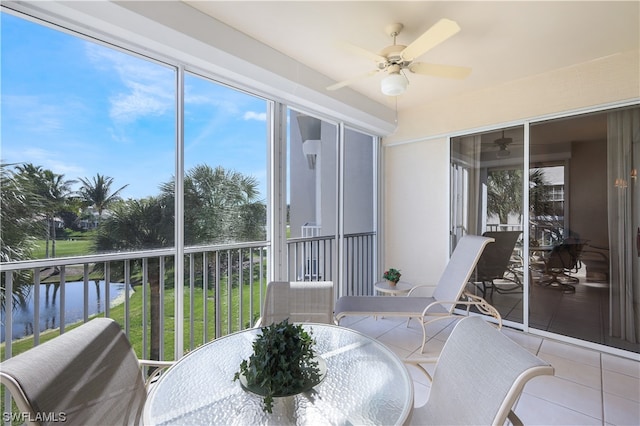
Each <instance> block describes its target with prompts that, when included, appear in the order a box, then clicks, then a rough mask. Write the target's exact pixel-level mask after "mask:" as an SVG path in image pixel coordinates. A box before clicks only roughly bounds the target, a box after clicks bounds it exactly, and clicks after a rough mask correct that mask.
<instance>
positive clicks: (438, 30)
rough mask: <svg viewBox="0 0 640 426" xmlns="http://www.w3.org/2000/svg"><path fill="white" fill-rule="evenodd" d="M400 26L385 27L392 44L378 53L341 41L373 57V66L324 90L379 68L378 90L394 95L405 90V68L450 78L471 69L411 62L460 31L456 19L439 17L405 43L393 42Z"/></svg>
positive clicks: (463, 74) (352, 81)
mask: <svg viewBox="0 0 640 426" xmlns="http://www.w3.org/2000/svg"><path fill="white" fill-rule="evenodd" d="M402 29H403V25H402V24H399V23H398V24H391V25H388V26H387V27H386V28H385V30H386V32H387V34H388V35H389V36H390V37H391V38H392V39H393V44H392V45H390V46H387V47H385V48H384V49H382V50H381V51H380V53H378V54H376V53H371V52H369V51H367V50H365V49H362V48H360V47H358V46H352V45H349V44H348V43H345V44H344V47H345V48H347V49H348V50H350V51H351V52H352V53H356V54H359V55H361V56H365V57H367V58H369V59H371V60H373V61H374V62H375V63H376V69H375V70H373V71H371V72H369V73H367V74H364V75H362V76H359V77H356V78H352V79H349V80H345V81H342V82H339V83H336V84H332V85H331V86H328V87H327V90H337V89H340V88H341V87H345V86H348V85H350V84H352V83H355V82H356V81H358V80H360V79H362V78H365V77H369V76H371V75H373V74H375V73H377V72H380V71H381V72H384V73H386V74H387V75H386V76H385V77H384V78H383V79H382V81H381V83H380V90H381V91H382V93H383V94H385V95H387V96H398V95H401V94H402V93H404V92H405V90H406V89H407V85H408V83H409V81H408V79H407V77H406V75H405V74H404V73H403V70H409V71H411V72H412V73H413V74H422V75H429V76H432V77H444V78H454V79H463V78H465V77H467V76H468V75H469V73H470V72H471V69H470V68H467V67H458V66H453V65H438V64H426V63H420V62H413V61H414V59H416V58H418V57H419V56H421V55H423V54H424V53H426V52H427V51H429V50H431V49H432V48H434V47H435V46H437V45H439V44H440V43H442V42H443V41H445V40H447V39H448V38H449V37H451V36H453V35H454V34H456V33H457V32H458V31H460V27H459V26H458V24H457V23H456V22H454V21H451V20H449V19H441V20H439V21H438V22H436V23H435V24H434V25H433V26H431V28H429V29H428V30H427V31H425V32H424V33H423V34H422V35H421V36H420V37H418V38H417V39H415V40H414V41H413V42H412V43H410V44H409V45H408V46H405V45H402V44H397V43H396V38H397V36H398V35H399V34H400V32H401V31H402Z"/></svg>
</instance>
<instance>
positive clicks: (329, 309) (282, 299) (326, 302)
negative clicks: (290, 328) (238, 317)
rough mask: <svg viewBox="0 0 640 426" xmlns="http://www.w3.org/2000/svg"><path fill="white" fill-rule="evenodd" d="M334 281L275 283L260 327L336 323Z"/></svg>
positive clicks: (268, 290) (268, 292)
mask: <svg viewBox="0 0 640 426" xmlns="http://www.w3.org/2000/svg"><path fill="white" fill-rule="evenodd" d="M333 302H334V300H333V282H332V281H293V282H289V281H271V282H270V283H268V284H267V294H266V296H265V299H264V305H263V308H262V317H260V319H258V321H257V322H256V325H255V326H256V327H264V326H266V325H269V324H273V323H278V322H281V321H283V320H285V319H287V318H288V319H289V322H315V323H323V324H333Z"/></svg>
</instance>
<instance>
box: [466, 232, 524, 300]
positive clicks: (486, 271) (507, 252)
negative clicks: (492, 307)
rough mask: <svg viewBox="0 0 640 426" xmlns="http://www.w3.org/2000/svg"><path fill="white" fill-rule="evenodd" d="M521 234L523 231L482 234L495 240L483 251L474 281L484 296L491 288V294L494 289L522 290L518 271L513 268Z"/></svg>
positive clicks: (500, 291) (504, 291)
mask: <svg viewBox="0 0 640 426" xmlns="http://www.w3.org/2000/svg"><path fill="white" fill-rule="evenodd" d="M520 234H522V232H521V231H501V232H485V233H484V234H482V235H483V236H485V237H489V238H493V239H494V240H495V242H494V243H493V244H489V246H487V247H486V248H485V249H484V251H483V252H482V256H480V259H479V260H478V266H477V268H476V272H475V276H474V281H475V282H476V283H478V284H479V286H478V288H479V289H480V291H482V297H487V290H491V294H493V291H494V290H495V291H496V292H497V293H511V292H515V291H522V281H520V278H519V277H518V275H517V273H516V272H515V271H514V270H513V269H511V258H512V256H513V250H514V248H515V246H516V242H518V238H520ZM505 281H506V283H505ZM480 286H482V287H480Z"/></svg>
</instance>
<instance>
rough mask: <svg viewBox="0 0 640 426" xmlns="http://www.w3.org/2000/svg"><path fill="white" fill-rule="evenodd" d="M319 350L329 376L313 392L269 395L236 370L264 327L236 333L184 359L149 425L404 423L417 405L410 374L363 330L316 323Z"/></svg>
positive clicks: (165, 384) (154, 402) (158, 396)
mask: <svg viewBox="0 0 640 426" xmlns="http://www.w3.org/2000/svg"><path fill="white" fill-rule="evenodd" d="M305 329H307V330H311V332H312V337H313V338H314V339H315V340H316V344H315V346H314V350H315V352H316V354H317V355H319V356H321V357H322V358H323V359H324V360H325V361H326V364H327V375H326V377H325V379H324V380H323V381H322V382H321V383H320V384H319V385H317V386H316V387H315V388H313V389H312V390H311V391H308V392H305V393H302V394H298V395H295V396H291V397H283V398H274V406H273V413H272V414H269V413H265V412H264V411H263V410H262V397H261V396H259V395H256V394H253V393H251V392H248V391H246V390H244V389H243V388H242V386H241V385H240V382H239V381H233V376H234V373H235V372H236V371H238V370H239V366H240V362H241V361H242V360H243V359H248V358H249V356H250V355H251V353H252V342H253V340H254V339H255V337H256V335H257V334H258V333H259V329H252V330H245V331H243V332H239V333H235V334H231V335H228V336H225V337H222V338H219V339H217V340H214V341H213V342H211V343H209V344H207V345H204V346H202V347H201V348H198V349H196V350H194V351H193V352H191V353H190V354H188V355H186V356H185V357H183V358H182V359H181V360H180V361H179V362H177V363H176V364H175V365H174V366H173V367H171V368H170V369H169V370H168V371H167V372H166V373H165V374H164V375H163V376H162V377H161V379H160V380H159V381H158V383H157V384H156V385H155V387H154V389H153V390H152V391H151V393H150V394H149V399H148V400H147V404H146V406H145V424H163V425H164V424H166V425H169V424H199V425H203V424H225V425H232V424H238V425H246V424H273V425H276V424H277V425H281V424H312V425H322V424H334V425H338V424H358V425H362V424H385V425H391V424H401V423H403V422H404V421H405V420H406V418H407V417H408V415H409V413H410V412H411V409H412V407H413V388H412V382H411V378H410V376H409V374H408V372H407V370H406V368H405V367H404V365H403V364H402V362H401V361H400V359H399V358H398V357H397V356H396V355H395V354H393V353H392V352H391V351H390V350H389V349H388V348H387V347H385V346H384V345H382V344H381V343H379V342H378V341H376V340H374V339H372V338H369V337H367V336H365V335H363V334H361V333H359V332H356V331H353V330H350V329H347V328H344V327H338V326H333V325H324V324H310V325H305Z"/></svg>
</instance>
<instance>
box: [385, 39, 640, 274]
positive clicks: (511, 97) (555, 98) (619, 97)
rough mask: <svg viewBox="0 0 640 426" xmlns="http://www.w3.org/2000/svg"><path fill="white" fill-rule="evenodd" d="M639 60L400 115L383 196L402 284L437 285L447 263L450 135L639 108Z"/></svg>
mask: <svg viewBox="0 0 640 426" xmlns="http://www.w3.org/2000/svg"><path fill="white" fill-rule="evenodd" d="M639 53H640V52H638V51H633V52H626V53H621V54H618V55H613V56H609V57H606V58H602V59H600V60H597V61H591V62H588V63H584V64H579V65H576V66H573V67H569V68H565V69H560V70H556V71H553V72H549V73H546V74H542V75H538V76H535V77H532V78H528V79H523V80H519V81H515V82H510V83H506V84H503V85H500V86H497V87H493V88H487V89H485V90H481V91H478V92H475V93H472V94H468V95H465V96H460V97H457V98H453V99H448V100H444V101H441V102H431V103H425V105H424V106H423V107H421V108H415V109H411V110H407V111H401V112H400V113H399V119H398V120H399V125H398V129H397V131H396V132H395V133H394V134H393V135H391V136H389V137H387V138H385V139H384V141H383V144H384V145H385V158H386V161H385V166H384V173H385V187H384V190H385V194H384V197H385V199H386V205H387V206H393V208H392V207H386V208H385V210H384V213H385V218H384V223H385V236H386V237H385V245H384V250H385V262H384V265H385V266H396V267H399V268H401V269H403V273H405V275H403V278H406V279H407V280H410V281H414V282H415V284H427V283H434V281H435V280H436V279H437V278H438V277H439V275H440V273H441V271H442V269H443V268H444V265H445V264H446V262H447V258H448V247H449V240H448V228H449V217H448V212H449V176H448V165H449V149H448V142H447V137H446V136H447V135H449V134H452V133H458V134H459V133H461V132H463V131H467V130H469V131H472V129H476V128H481V127H483V126H484V127H487V126H496V125H498V124H501V123H502V124H504V123H510V122H517V121H524V120H526V119H535V118H537V117H544V116H549V115H553V114H559V113H562V112H570V111H578V110H582V109H588V108H593V107H597V106H603V105H607V104H615V103H623V102H631V101H638V100H640V54H639ZM401 102H402V100H401V99H400V100H399V103H401ZM398 206H402V207H400V208H398ZM425 256H426V258H425Z"/></svg>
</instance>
